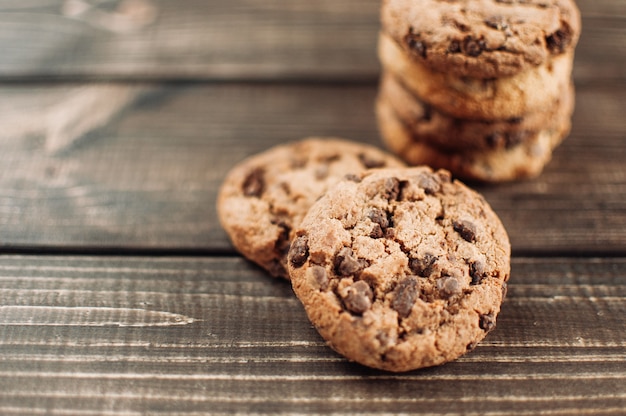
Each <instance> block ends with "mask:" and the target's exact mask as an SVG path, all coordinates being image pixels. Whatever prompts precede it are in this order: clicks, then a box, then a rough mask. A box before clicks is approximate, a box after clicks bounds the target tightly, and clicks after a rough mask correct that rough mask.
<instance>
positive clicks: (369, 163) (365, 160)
mask: <svg viewBox="0 0 626 416" xmlns="http://www.w3.org/2000/svg"><path fill="white" fill-rule="evenodd" d="M359 160H360V161H361V163H362V164H363V166H365V168H366V169H374V168H382V167H383V166H385V161H384V160H380V159H375V158H373V157H371V156H368V155H366V154H365V153H359Z"/></svg>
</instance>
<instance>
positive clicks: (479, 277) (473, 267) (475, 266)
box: [469, 260, 486, 285]
mask: <svg viewBox="0 0 626 416" xmlns="http://www.w3.org/2000/svg"><path fill="white" fill-rule="evenodd" d="M469 273H470V276H471V277H472V283H471V284H472V285H479V284H481V283H482V281H483V280H484V279H485V277H486V276H485V263H483V262H482V261H481V260H476V261H475V262H473V263H470V267H469Z"/></svg>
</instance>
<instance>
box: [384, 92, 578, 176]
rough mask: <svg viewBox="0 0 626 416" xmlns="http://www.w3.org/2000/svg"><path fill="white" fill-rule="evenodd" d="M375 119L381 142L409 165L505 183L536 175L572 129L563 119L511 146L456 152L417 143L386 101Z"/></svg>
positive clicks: (418, 139)
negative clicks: (425, 166) (445, 170)
mask: <svg viewBox="0 0 626 416" xmlns="http://www.w3.org/2000/svg"><path fill="white" fill-rule="evenodd" d="M376 116H377V118H378V126H379V129H380V134H381V137H382V139H383V142H384V143H385V144H386V145H387V147H388V148H389V149H390V150H391V151H392V152H393V153H395V154H396V155H398V156H400V157H401V158H402V159H403V160H404V161H405V162H407V163H408V164H409V165H428V166H432V167H434V168H441V169H447V170H449V171H451V172H452V173H453V174H454V175H455V176H457V177H459V178H462V179H465V180H472V181H481V182H506V181H514V180H520V179H529V178H533V177H536V176H538V175H539V174H540V173H541V172H542V171H543V169H544V167H545V166H546V164H548V162H549V161H550V160H551V159H552V153H553V151H554V149H555V148H556V147H557V146H558V145H559V144H560V143H561V142H562V141H563V140H564V139H565V137H567V134H568V133H569V131H570V127H571V122H570V121H569V119H566V120H564V122H563V123H562V124H559V125H557V126H552V127H548V128H546V129H544V130H539V131H537V132H535V133H534V134H533V135H532V136H529V137H527V138H526V139H525V140H524V141H523V142H521V143H519V144H517V145H516V146H513V147H509V148H499V149H491V150H475V151H457V152H455V151H447V150H443V149H440V148H438V147H436V146H433V145H431V144H429V143H426V142H424V141H422V140H420V138H419V137H417V136H416V135H415V134H414V133H413V132H412V131H411V128H410V127H409V126H408V125H406V124H405V123H403V122H402V120H400V118H399V117H398V115H397V114H396V113H395V112H394V110H393V108H392V107H391V105H389V104H388V103H387V102H384V101H380V100H379V101H378V102H377V104H376Z"/></svg>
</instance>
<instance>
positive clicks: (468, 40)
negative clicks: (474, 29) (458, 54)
mask: <svg viewBox="0 0 626 416" xmlns="http://www.w3.org/2000/svg"><path fill="white" fill-rule="evenodd" d="M485 47H486V44H485V41H484V40H482V39H474V38H473V37H472V36H466V37H465V39H463V45H462V49H463V53H465V55H467V56H471V57H474V58H475V57H477V56H479V55H480V54H481V53H483V51H484V50H485Z"/></svg>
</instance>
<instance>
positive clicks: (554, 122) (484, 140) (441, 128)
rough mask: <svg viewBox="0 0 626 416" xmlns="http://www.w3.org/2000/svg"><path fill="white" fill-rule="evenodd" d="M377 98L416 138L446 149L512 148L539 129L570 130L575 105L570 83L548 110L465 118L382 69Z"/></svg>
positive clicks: (457, 150) (533, 137) (446, 150)
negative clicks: (434, 103) (423, 98)
mask: <svg viewBox="0 0 626 416" xmlns="http://www.w3.org/2000/svg"><path fill="white" fill-rule="evenodd" d="M378 100H379V101H381V102H382V103H381V105H388V106H390V107H391V108H392V109H393V111H394V112H395V113H396V114H397V116H398V118H399V119H400V120H401V121H402V122H403V123H404V124H405V125H406V126H407V128H408V129H409V130H410V131H411V133H412V134H413V136H414V137H415V138H416V140H418V141H420V142H423V143H425V144H427V145H429V146H433V147H436V148H438V149H440V150H442V151H445V152H465V151H484V150H486V151H493V150H499V149H512V148H514V147H516V146H518V145H520V144H522V143H523V142H526V141H529V140H530V141H532V140H534V139H535V138H536V137H537V134H538V133H539V132H540V131H545V130H549V129H551V130H559V131H561V130H563V131H564V130H567V128H568V126H569V124H570V118H571V115H572V111H573V106H574V88H573V86H571V85H568V87H567V88H566V89H565V91H563V92H562V94H561V96H560V97H559V98H558V99H557V100H556V101H555V102H554V103H552V105H551V107H550V108H549V109H548V110H547V111H536V112H534V113H529V114H526V115H524V116H523V117H518V118H513V119H507V120H466V119H460V118H456V117H452V116H449V115H447V114H445V113H444V112H442V111H439V110H438V109H436V108H434V107H432V106H431V105H428V104H426V103H424V102H423V101H421V100H420V99H419V98H418V97H416V96H415V95H414V94H412V93H411V92H410V91H409V90H408V89H407V88H405V87H404V86H403V85H402V84H401V82H400V81H399V80H397V78H396V77H394V76H393V75H392V74H390V73H388V72H386V71H385V72H383V75H382V77H381V83H380V88H379V94H378Z"/></svg>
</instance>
